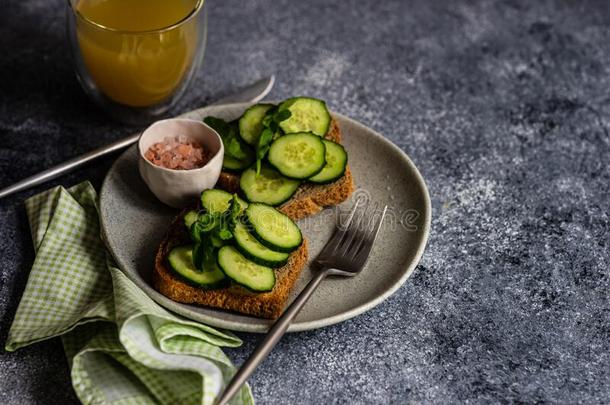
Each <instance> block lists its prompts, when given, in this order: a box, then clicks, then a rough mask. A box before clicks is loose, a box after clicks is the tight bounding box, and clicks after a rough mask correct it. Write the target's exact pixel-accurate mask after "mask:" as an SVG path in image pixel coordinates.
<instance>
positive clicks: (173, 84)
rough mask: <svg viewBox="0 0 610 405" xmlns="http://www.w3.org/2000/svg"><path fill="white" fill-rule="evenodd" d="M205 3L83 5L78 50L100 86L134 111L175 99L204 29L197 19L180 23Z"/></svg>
mask: <svg viewBox="0 0 610 405" xmlns="http://www.w3.org/2000/svg"><path fill="white" fill-rule="evenodd" d="M199 1H203V0H80V1H78V3H77V5H76V10H77V11H78V13H79V14H80V15H81V16H82V17H83V19H80V20H79V21H78V23H77V38H78V46H79V48H80V53H81V55H82V59H83V61H84V64H85V66H86V68H87V71H88V72H89V74H90V76H91V78H92V79H93V81H94V82H95V84H96V86H97V88H98V89H99V90H100V91H101V92H102V93H103V94H105V95H106V96H107V97H108V98H110V99H112V100H114V101H116V102H117V103H120V104H124V105H127V106H132V107H146V106H151V105H155V104H158V103H160V102H163V101H164V100H166V99H167V98H169V97H170V96H171V95H172V94H173V92H174V91H175V90H176V89H177V87H178V86H179V85H180V83H181V82H182V80H183V79H184V78H185V76H186V74H187V73H188V72H189V68H190V66H191V64H192V63H193V60H194V57H195V52H196V49H197V41H198V29H199V27H198V20H197V18H191V19H188V20H187V21H185V22H183V23H182V24H179V25H177V26H174V25H175V24H177V23H179V22H181V21H182V20H184V19H186V18H187V17H188V16H189V15H190V14H191V13H192V12H193V11H194V10H195V9H196V8H197V6H198V2H199ZM84 20H88V21H84Z"/></svg>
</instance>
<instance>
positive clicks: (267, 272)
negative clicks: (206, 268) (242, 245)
mask: <svg viewBox="0 0 610 405" xmlns="http://www.w3.org/2000/svg"><path fill="white" fill-rule="evenodd" d="M218 264H219V265H220V268H221V269H222V271H223V272H224V273H225V274H226V275H227V277H229V278H230V279H231V280H233V281H235V282H236V283H237V284H241V285H243V286H244V287H246V288H248V289H250V290H252V291H271V290H273V287H274V286H275V272H274V271H273V269H272V268H270V267H267V266H261V265H260V264H256V263H254V262H253V261H250V260H248V259H246V258H245V257H244V256H243V255H242V254H241V253H239V251H238V250H237V249H235V248H234V247H233V246H223V247H221V248H220V250H219V251H218Z"/></svg>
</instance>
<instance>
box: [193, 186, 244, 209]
mask: <svg viewBox="0 0 610 405" xmlns="http://www.w3.org/2000/svg"><path fill="white" fill-rule="evenodd" d="M231 198H233V194H231V193H228V192H226V191H224V190H219V189H216V188H211V189H208V190H204V191H203V192H202V193H201V206H202V207H203V208H205V209H206V211H208V212H210V213H213V214H222V213H223V212H225V211H226V210H228V209H229V202H230V201H231ZM237 202H238V203H239V206H240V207H241V210H242V211H243V210H245V209H246V207H247V206H248V203H247V202H245V201H244V200H242V199H241V198H239V197H237Z"/></svg>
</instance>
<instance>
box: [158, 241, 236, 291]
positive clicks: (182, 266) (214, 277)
mask: <svg viewBox="0 0 610 405" xmlns="http://www.w3.org/2000/svg"><path fill="white" fill-rule="evenodd" d="M167 261H168V262H169V265H170V267H171V268H172V269H173V270H174V272H176V273H177V274H178V275H179V276H180V278H182V279H184V280H185V281H186V282H188V283H189V284H192V285H195V286H197V287H201V288H204V289H215V288H221V287H224V286H225V285H226V284H227V281H228V280H227V279H226V277H225V274H224V273H223V272H222V271H221V270H220V268H219V267H218V266H214V267H213V268H212V269H209V270H205V271H200V270H198V269H197V268H196V267H195V265H194V264H193V246H191V245H185V246H178V247H175V248H173V249H172V250H171V251H170V252H169V255H168V256H167Z"/></svg>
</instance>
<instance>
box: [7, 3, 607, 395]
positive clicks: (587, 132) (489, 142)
mask: <svg viewBox="0 0 610 405" xmlns="http://www.w3.org/2000/svg"><path fill="white" fill-rule="evenodd" d="M208 1H209V4H208V9H209V10H208V11H209V17H210V19H209V20H210V24H209V45H208V49H207V54H206V59H205V62H204V65H203V68H202V70H201V72H200V75H199V77H198V79H197V80H196V81H195V82H194V84H193V86H192V87H191V89H190V91H189V92H188V93H187V95H186V96H185V98H184V99H183V100H182V101H181V103H180V105H179V106H178V107H177V108H176V110H175V112H180V111H185V110H189V109H193V108H196V107H199V106H202V105H204V104H205V103H206V102H207V101H209V100H211V99H212V98H213V97H215V96H217V95H222V94H227V93H228V92H230V91H231V89H233V88H235V87H236V86H239V85H242V84H246V83H248V82H250V81H251V80H252V79H254V78H257V77H259V76H262V75H265V74H268V73H271V72H275V73H276V74H277V78H278V83H277V86H276V87H275V89H274V90H273V93H272V94H271V97H273V98H282V97H287V96H291V95H294V94H309V95H313V96H318V97H321V98H324V99H326V100H328V103H329V104H330V106H331V107H332V108H333V109H335V110H337V111H339V112H342V113H345V114H347V115H350V116H352V117H354V118H356V119H358V120H360V121H361V122H363V123H364V124H367V125H369V126H371V127H372V128H374V129H376V130H378V131H379V132H381V133H382V134H384V135H385V136H387V137H388V138H389V139H391V140H392V141H394V142H395V143H396V144H397V145H399V146H400V147H401V148H402V149H403V150H404V151H405V152H407V153H408V154H409V156H410V157H411V158H412V159H413V160H414V162H415V163H416V164H417V165H418V167H419V168H420V170H421V172H422V174H423V176H424V177H425V179H426V181H427V184H428V186H429V188H430V193H431V197H432V202H433V216H432V217H433V220H432V233H431V238H430V241H429V245H428V247H427V250H426V253H425V255H424V257H423V259H422V261H421V263H420V265H419V266H418V268H417V270H416V271H415V272H414V274H413V276H412V277H411V279H410V280H409V281H408V282H407V283H406V284H405V286H403V287H402V288H401V289H400V290H399V291H398V292H397V293H396V294H395V295H394V296H393V297H391V298H390V299H388V300H387V301H386V302H385V303H383V304H381V305H380V306H378V307H377V308H375V309H374V310H372V311H370V312H368V313H366V314H364V315H361V316H359V317H357V318H355V319H353V320H350V321H348V322H345V323H343V324H340V325H336V326H333V327H328V328H325V329H322V330H317V331H312V332H306V333H298V334H292V335H290V336H287V337H286V338H285V339H284V340H282V342H281V343H280V344H279V346H278V347H277V348H276V350H275V351H274V352H273V353H272V355H271V357H270V358H269V359H268V360H267V361H266V362H265V363H264V364H263V365H262V366H261V367H260V368H259V370H258V371H257V372H256V374H255V375H254V376H253V378H252V380H251V382H252V386H253V390H254V394H255V396H256V398H257V399H258V401H259V403H265V404H266V403H278V404H279V403H387V402H392V403H407V402H415V403H420V402H425V403H448V402H466V401H469V402H478V403H480V402H528V403H532V402H553V403H575V402H582V403H604V402H605V403H608V402H610V367H609V364H610V303H609V297H610V275H609V267H610V266H609V261H610V252H609V250H610V249H609V247H610V230H609V227H610V219H609V215H610V214H609V211H610V138H609V135H608V131H609V126H610V5H609V4H608V2H607V1H606V0H601V1H580V2H575V1H574V2H573V1H508V0H507V1H468V2H466V1H459V2H458V1H445V2H432V1H425V0H421V1H383V2H381V1H340V2H339V1H336V2H328V1H322V0H320V1H260V0H248V1H237V0H231V1H216V0H208ZM1 9H2V10H1V11H0V136H1V139H2V142H1V143H0V186H6V185H9V184H11V183H13V182H14V181H16V180H19V179H20V178H22V177H24V176H27V175H30V174H33V173H35V172H37V171H39V170H42V169H44V168H46V167H48V166H50V165H52V164H56V163H59V162H61V161H63V160H65V159H66V158H68V157H71V156H74V155H76V154H79V153H82V152H85V151H88V150H89V149H91V148H93V147H96V146H99V145H103V144H105V143H107V142H109V141H112V140H114V139H117V138H119V137H120V136H122V135H126V134H129V133H131V132H133V130H134V129H133V128H127V127H125V126H121V125H119V124H116V123H113V122H111V121H109V120H108V119H107V118H106V117H105V116H104V115H103V114H102V113H100V112H99V111H98V110H97V109H96V108H95V107H94V106H93V105H92V104H91V103H90V102H89V101H88V99H87V98H86V97H85V95H84V94H83V93H82V91H81V90H80V88H79V86H78V84H77V82H76V80H75V78H74V76H73V74H72V67H71V61H70V56H69V52H68V47H67V43H66V40H65V37H64V26H65V20H64V17H63V12H64V11H63V3H62V1H60V0H53V1H49V0H19V1H17V0H9V1H4V2H3V3H2V7H1ZM112 160H113V159H112V158H109V159H105V160H103V161H100V162H97V163H95V164H93V165H91V166H89V167H87V168H86V169H83V170H81V171H79V172H78V173H75V174H72V175H69V176H65V177H63V178H62V179H61V180H59V181H56V182H53V183H52V184H63V185H72V184H74V183H77V182H79V181H82V180H85V179H90V180H92V181H93V182H94V184H96V185H98V186H99V184H100V182H101V180H102V179H103V177H104V174H105V172H106V171H107V169H108V168H109V166H110V164H111V163H112ZM46 187H48V186H44V187H38V188H37V189H35V190H31V191H28V192H25V193H21V194H19V195H16V196H13V197H11V198H7V199H4V200H0V272H1V273H0V342H1V343H4V340H5V339H6V334H7V330H8V327H9V325H10V322H11V320H12V317H13V315H14V312H15V309H16V306H17V303H18V300H19V297H20V295H21V293H22V291H23V288H24V285H25V282H26V279H27V275H28V271H29V268H30V266H31V264H32V260H33V251H32V246H31V242H30V238H29V232H28V226H27V222H26V217H25V211H24V208H23V203H22V202H23V200H24V198H26V197H27V196H28V195H31V194H34V193H37V192H40V191H42V190H43V189H45V188H46ZM241 336H242V337H243V339H244V341H245V344H244V346H243V348H240V349H237V350H233V351H230V352H229V354H230V356H231V357H232V358H234V359H235V361H236V362H238V363H240V362H242V361H243V360H244V359H245V358H246V356H247V354H248V353H249V352H250V351H251V350H252V349H253V347H254V346H255V344H256V342H257V340H258V338H259V337H258V336H256V335H248V334H243V335H241ZM75 401H76V398H75V396H74V394H73V393H72V390H71V386H70V380H69V374H68V367H67V365H66V361H65V359H64V357H63V353H62V349H61V345H60V343H59V341H58V340H56V339H54V340H51V341H48V342H44V343H40V344H37V345H34V346H32V347H29V348H25V349H22V350H19V351H17V352H16V353H11V354H1V355H0V403H35V402H38V403H70V402H75Z"/></svg>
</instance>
